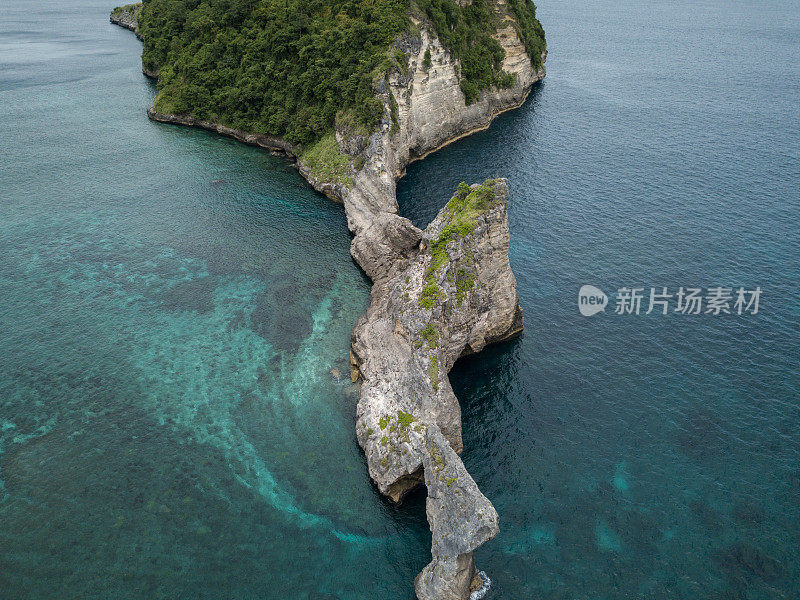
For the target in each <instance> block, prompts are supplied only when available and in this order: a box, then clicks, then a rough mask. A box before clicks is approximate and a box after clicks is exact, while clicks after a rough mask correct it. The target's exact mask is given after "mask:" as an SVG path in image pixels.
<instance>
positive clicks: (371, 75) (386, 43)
mask: <svg viewBox="0 0 800 600" xmlns="http://www.w3.org/2000/svg"><path fill="white" fill-rule="evenodd" d="M514 5H519V7H517V8H514ZM511 6H512V8H514V10H515V16H517V18H518V19H519V17H520V15H522V16H523V17H524V18H525V19H526V20H524V21H523V20H522V19H519V22H520V25H521V26H523V27H526V28H529V29H530V30H531V31H529V32H527V33H526V32H523V35H522V36H521V37H522V39H523V40H524V41H525V43H526V47H528V50H529V52H530V49H531V48H530V46H531V45H535V44H536V43H538V42H536V40H537V39H538V38H537V36H539V35H540V31H541V26H540V25H539V24H538V21H536V19H535V7H534V6H533V3H532V2H531V1H530V0H515V1H512V3H511ZM493 7H494V2H493V1H490V0H474V1H473V3H472V4H471V5H469V6H466V7H460V6H458V5H457V4H456V3H455V2H454V1H453V0H144V3H143V8H142V12H141V15H140V17H139V19H140V22H139V30H140V32H141V34H142V36H143V37H144V51H143V54H142V62H143V65H144V67H145V69H147V70H148V71H157V72H158V73H159V82H158V85H159V94H158V96H157V98H156V103H155V104H156V106H155V108H156V110H159V111H160V112H165V113H180V114H186V113H189V114H192V115H194V116H195V117H196V118H198V119H204V120H211V121H217V122H221V123H224V124H226V125H229V126H231V127H235V128H238V129H242V130H246V131H251V132H259V133H268V134H271V135H276V136H281V137H284V138H285V139H287V140H288V141H290V142H292V143H295V144H298V145H301V146H304V145H309V144H311V143H313V142H315V141H317V140H319V139H321V138H322V137H323V136H324V135H325V134H326V133H328V132H330V131H331V129H332V128H333V125H334V121H335V118H336V114H337V112H339V111H346V112H347V113H348V118H350V119H355V120H356V121H357V122H359V123H360V124H362V125H364V126H366V127H367V128H369V129H370V130H371V129H372V128H374V127H375V126H376V125H377V123H378V122H379V121H380V118H381V115H382V111H383V106H382V104H381V102H380V101H379V100H377V99H376V98H375V91H374V83H375V81H376V80H378V79H380V78H382V77H383V76H384V74H385V72H386V71H387V70H388V69H390V68H392V67H393V66H400V67H401V68H402V67H403V66H404V64H405V63H404V62H403V61H405V57H404V56H402V53H399V54H400V56H398V52H397V51H396V50H394V49H393V48H392V46H393V43H394V42H395V40H396V39H397V38H398V36H399V35H400V34H402V33H403V32H405V31H408V30H409V29H410V28H411V21H410V18H409V16H410V15H411V14H417V15H419V16H422V17H423V18H426V19H427V20H429V21H430V22H431V24H432V25H433V27H434V28H435V29H436V31H437V33H438V34H439V36H440V38H441V39H442V41H443V43H444V44H445V46H447V47H448V48H449V49H450V50H451V51H452V53H453V54H454V55H455V56H456V57H457V58H459V59H460V61H461V64H462V70H461V78H462V89H463V90H464V94H465V97H466V100H467V102H471V101H474V100H475V99H476V98H477V96H478V94H479V92H480V90H482V89H484V88H486V87H489V86H505V85H510V84H513V76H510V75H509V74H507V73H504V72H503V71H502V69H501V63H502V59H503V50H502V48H501V47H500V45H499V44H498V42H497V41H496V40H494V39H493V38H492V37H491V34H492V33H494V32H495V31H496V17H495V15H494V8H493ZM520 7H521V8H520ZM520 11H521V12H520ZM531 19H532V21H531ZM537 28H538V29H537ZM529 40H533V41H529ZM541 45H542V48H543V47H544V40H543V38H542V39H541ZM539 53H541V52H539ZM532 56H533V53H532ZM398 61H400V62H403V65H398Z"/></svg>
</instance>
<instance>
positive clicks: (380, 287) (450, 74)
mask: <svg viewBox="0 0 800 600" xmlns="http://www.w3.org/2000/svg"><path fill="white" fill-rule="evenodd" d="M457 4H458V5H460V6H463V5H466V4H470V1H469V0H461V1H460V2H457ZM490 4H492V5H493V10H494V11H495V14H496V22H497V23H498V26H497V30H496V31H495V32H494V34H493V37H494V39H496V40H497V41H498V42H499V45H500V47H502V51H503V58H502V71H503V72H505V73H506V74H508V76H509V77H511V78H513V83H511V84H510V85H506V86H504V87H498V86H494V87H490V88H488V89H484V90H483V91H481V92H480V94H478V95H477V97H476V98H475V99H474V101H472V102H470V103H467V99H466V97H465V91H464V89H463V87H462V85H461V82H462V79H461V77H460V73H461V72H462V65H461V64H460V62H459V60H458V59H457V58H455V57H454V56H453V53H451V52H450V51H449V50H448V49H447V48H446V46H445V44H444V43H443V42H442V40H441V39H440V37H439V36H438V35H437V33H436V30H435V28H434V27H432V25H431V24H430V23H429V22H426V21H425V20H424V19H420V18H418V17H416V16H414V15H412V16H411V22H412V28H411V30H410V31H408V32H407V33H405V34H403V35H401V36H399V37H398V38H397V40H396V41H395V43H394V46H393V48H392V51H393V53H394V54H393V55H394V56H395V57H396V60H397V65H398V66H397V68H394V69H391V70H390V71H388V72H387V74H386V76H385V77H383V78H381V79H379V80H378V81H377V82H376V84H375V87H374V93H375V98H376V99H377V100H378V101H379V102H380V103H381V105H382V107H383V108H382V116H381V118H380V123H379V125H378V126H377V127H376V128H375V129H374V130H372V131H365V130H364V129H363V128H360V127H357V126H353V125H352V123H349V122H346V121H344V120H341V121H340V120H338V119H337V123H336V126H335V131H334V132H333V134H332V135H329V136H327V137H326V138H323V140H322V141H320V142H319V143H318V144H317V145H316V146H314V148H311V149H310V150H309V149H304V148H301V147H299V146H297V145H295V144H292V143H290V142H288V141H285V140H284V139H281V138H279V137H273V136H269V135H265V134H260V133H250V132H247V131H243V130H241V129H237V128H234V127H228V126H226V125H223V124H220V123H216V122H214V121H212V120H205V119H198V118H195V117H194V116H193V115H192V114H186V113H177V114H176V113H168V112H163V111H159V110H157V108H156V107H155V106H154V107H151V109H150V110H149V111H148V115H149V116H150V118H151V119H154V120H156V121H162V122H166V123H174V124H182V125H193V126H199V127H203V128H206V129H211V130H214V131H216V132H218V133H220V134H223V135H230V136H232V137H235V138H236V139H239V140H240V141H242V142H245V143H248V144H253V145H258V146H261V147H264V148H268V149H270V150H273V151H280V152H283V153H286V154H287V155H288V156H290V157H293V158H294V159H295V160H296V163H297V167H298V169H299V171H300V173H301V175H302V176H303V177H304V178H306V179H307V180H308V181H309V182H310V183H311V185H312V186H313V187H314V188H315V189H316V190H318V191H320V192H322V193H323V194H325V195H327V196H328V197H330V198H332V199H334V200H336V201H339V202H342V203H343V204H344V208H345V212H346V215H347V223H348V227H349V229H350V231H351V232H352V234H353V240H352V243H351V254H352V256H353V258H354V259H355V261H356V262H357V263H358V264H359V265H360V266H361V268H362V269H363V270H364V271H365V272H366V274H367V275H368V276H369V277H370V279H371V280H372V282H373V288H372V292H371V303H370V307H369V309H368V310H367V313H366V314H365V315H364V316H362V317H361V318H360V319H359V320H358V322H357V323H356V326H355V328H354V330H353V334H352V349H351V355H350V364H351V378H352V380H353V381H354V382H360V392H359V401H358V407H357V419H356V433H357V437H358V441H359V444H360V445H361V447H362V448H363V449H364V452H365V454H366V458H367V463H368V466H369V473H370V476H371V477H372V479H373V480H374V481H375V483H376V484H377V486H378V489H379V490H380V491H381V493H383V494H385V495H386V496H388V497H390V498H391V499H392V500H394V501H400V500H401V499H402V497H403V495H404V494H405V493H406V492H408V491H409V490H410V489H412V488H414V487H416V486H418V485H421V484H422V483H424V484H425V485H426V487H427V491H428V496H427V501H426V510H427V516H428V522H429V524H430V528H431V532H432V546H431V554H432V560H431V562H430V563H429V564H428V565H427V566H426V567H425V569H423V571H422V572H421V573H420V574H419V575H418V576H417V578H416V580H415V589H416V593H417V596H418V597H419V598H420V599H421V600H465V599H466V598H468V597H469V595H470V590H471V588H472V589H475V588H476V587H479V586H480V580H479V578H477V577H476V573H477V571H476V568H475V564H474V561H473V556H472V553H473V550H474V549H475V548H477V547H478V546H480V545H481V544H483V543H484V542H486V541H487V540H489V539H491V538H492V537H494V536H495V535H496V534H497V531H498V516H497V513H496V511H495V509H494V507H493V506H492V504H491V503H490V502H489V500H488V499H487V498H486V497H485V496H484V495H483V494H482V493H481V492H480V490H479V489H478V486H477V485H476V483H475V482H474V481H473V479H472V478H471V476H470V475H469V473H468V472H467V471H466V469H465V467H464V465H463V463H462V462H461V459H460V458H459V453H460V452H461V450H462V447H463V444H462V440H461V410H460V407H459V404H458V400H457V399H456V397H455V395H454V393H453V390H452V388H451V386H450V383H449V380H448V377H447V374H448V372H449V371H450V369H451V368H452V366H453V364H454V363H455V362H456V361H457V360H458V358H460V357H461V356H464V355H466V354H471V353H475V352H479V351H480V350H482V349H483V348H484V347H485V346H486V345H487V344H489V343H493V342H498V341H502V340H505V339H508V338H510V337H512V336H514V335H517V334H519V333H520V332H521V331H522V328H523V318H522V311H521V309H520V307H519V303H518V298H517V292H516V280H515V278H514V274H513V273H512V271H511V267H510V265H509V261H508V247H509V230H508V219H507V204H508V187H507V184H506V181H505V180H503V179H494V180H487V181H485V182H483V183H482V184H477V185H473V186H468V185H466V184H462V185H461V186H459V189H458V190H456V192H455V194H454V195H453V197H452V198H451V200H450V201H449V202H448V203H447V205H446V206H445V207H444V208H443V209H442V210H441V211H440V213H439V215H438V216H437V217H436V219H435V220H434V221H433V222H432V223H431V224H430V225H429V226H428V227H427V228H426V229H425V230H424V231H422V230H420V229H418V228H417V227H415V226H414V225H413V224H412V223H411V222H410V221H409V220H408V219H406V218H404V217H402V216H400V215H399V214H398V206H397V200H396V194H395V191H396V188H395V186H396V182H397V180H398V179H399V178H400V177H402V175H403V174H404V172H405V168H406V166H407V165H408V164H410V163H411V162H412V161H414V160H418V159H421V158H423V157H425V156H426V155H427V154H428V153H430V152H433V151H435V150H437V149H438V148H441V147H442V146H444V145H446V144H449V143H451V142H453V141H455V140H457V139H459V138H461V137H463V136H465V135H468V134H470V133H472V132H474V131H477V130H480V129H483V128H486V127H488V125H489V124H490V123H491V121H492V119H493V118H494V117H495V116H497V115H498V114H500V113H502V112H503V111H506V110H510V109H513V108H515V107H518V106H520V105H521V104H522V103H523V102H524V101H525V99H526V97H527V95H528V93H529V91H530V89H531V86H532V85H533V84H534V83H535V82H537V81H539V80H540V79H542V78H543V77H544V75H545V72H544V67H543V66H539V67H536V66H534V64H533V62H532V61H531V58H530V53H529V52H528V51H526V47H525V44H524V43H523V40H522V39H521V35H520V31H521V30H520V27H519V24H518V23H517V21H516V20H515V16H514V13H513V11H511V10H510V9H509V5H508V3H507V1H506V0H493V1H491V2H490ZM136 10H137V8H136V5H129V6H127V7H122V9H115V12H116V13H117V15H116V17H115V15H114V13H112V17H111V20H112V22H114V23H117V24H119V25H122V26H123V27H126V28H128V29H132V30H133V31H137V32H138V23H136V18H135V16H136V14H137V13H136ZM544 58H545V53H544V52H543V53H542V56H541V59H542V61H543V60H544ZM536 62H539V61H538V60H537V61H536ZM145 73H146V74H148V75H150V76H155V75H157V72H154V71H153V70H152V69H150V70H147V69H145Z"/></svg>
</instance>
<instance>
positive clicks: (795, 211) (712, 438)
mask: <svg viewBox="0 0 800 600" xmlns="http://www.w3.org/2000/svg"><path fill="white" fill-rule="evenodd" d="M109 8H110V6H109V5H106V4H104V3H102V2H100V1H97V0H84V1H81V2H66V3H61V4H59V5H58V6H57V7H55V6H53V5H51V4H46V3H41V2H32V1H24V0H11V2H7V3H5V4H4V5H3V6H2V8H0V101H2V105H3V108H4V110H3V117H2V119H0V248H1V249H2V260H0V299H2V303H0V349H1V350H2V352H0V355H2V360H0V598H2V599H3V600H5V599H18V598H35V599H45V598H54V597H58V598H137V599H139V598H169V599H172V598H187V599H188V598H209V599H223V598H226V599H228V598H229V599H245V598H247V599H249V598H253V599H255V598H258V599H262V598H264V599H266V598H315V599H323V598H324V599H328V600H333V599H336V598H338V599H341V600H350V599H365V600H366V599H374V598H391V599H395V598H396V599H403V600H405V599H410V598H412V596H413V591H412V588H411V581H412V579H413V577H414V575H415V574H416V573H417V572H418V571H419V570H420V569H421V568H422V566H423V565H424V564H425V563H426V562H427V560H428V554H427V553H428V548H429V543H430V538H429V533H428V532H427V523H426V521H425V517H424V495H423V494H421V493H420V494H417V495H416V496H415V497H413V498H411V499H410V500H409V501H408V502H407V503H406V504H405V505H404V506H403V507H402V508H401V509H396V508H394V507H392V506H391V505H389V504H387V503H386V502H385V501H383V500H382V499H381V498H380V497H379V495H378V494H377V493H376V492H375V491H374V489H373V487H372V486H371V484H370V482H369V477H368V475H367V473H366V468H365V465H364V461H363V457H362V455H361V453H360V450H359V448H358V445H357V443H356V440H355V436H354V435H353V418H354V412H355V401H356V397H355V390H354V389H353V388H352V386H351V385H350V384H349V381H348V380H347V377H346V375H347V369H346V367H347V351H348V342H349V334H350V330H351V328H352V325H353V323H354V322H355V320H356V318H357V317H358V316H359V315H360V314H361V313H362V312H363V311H364V310H365V308H366V305H367V301H368V290H369V284H368V282H367V281H366V280H365V278H364V276H363V275H362V274H361V273H360V271H359V270H358V269H357V267H356V266H355V265H354V264H353V263H352V261H351V259H350V257H349V254H348V245H349V236H348V233H347V231H346V225H345V219H344V216H343V213H342V210H341V207H339V206H336V205H334V204H332V203H330V202H329V201H328V200H326V199H324V198H322V197H320V196H318V195H317V194H315V193H314V192H313V191H312V190H311V189H310V188H309V187H308V186H307V185H306V184H305V183H304V182H303V181H302V180H301V179H300V177H299V176H298V175H297V174H296V172H295V171H294V170H293V169H292V168H291V166H290V165H288V164H287V163H286V162H284V161H283V160H281V159H278V158H274V157H271V156H270V155H269V154H267V153H265V152H263V151H259V150H256V149H253V148H248V147H245V146H242V145H240V144H237V143H235V142H232V141H230V140H226V139H223V138H220V137H218V136H216V135H211V134H209V133H206V132H200V131H192V130H189V129H182V128H176V127H169V126H165V125H160V124H156V123H152V122H150V121H148V120H147V118H146V116H145V114H144V109H145V108H146V107H147V106H148V105H149V103H150V102H151V100H152V97H153V93H154V90H153V87H152V85H151V84H150V83H148V82H147V81H146V80H145V79H144V78H143V77H142V76H141V74H140V73H139V59H138V56H139V53H140V50H141V47H140V44H139V42H138V41H137V40H136V39H135V38H134V37H133V35H132V34H130V33H129V32H127V31H124V30H122V29H119V28H117V27H114V26H111V25H109V24H108V23H107V14H108V10H109ZM799 13H800V11H798V10H797V6H796V4H794V3H791V2H778V1H773V0H769V1H767V2H763V3H759V4H753V3H739V2H732V3H725V4H719V3H706V2H696V3H686V2H678V3H665V2H655V3H645V2H630V1H623V2H615V3H611V2H595V3H582V2H577V1H574V0H570V1H568V2H562V3H555V2H549V1H548V2H545V1H544V0H542V2H541V5H540V6H539V16H540V18H541V20H542V22H543V23H544V25H545V28H546V30H547V33H548V42H549V47H550V57H549V59H548V77H547V79H546V81H545V82H544V83H543V84H541V85H539V86H537V87H536V89H535V90H534V92H533V94H532V97H531V99H530V101H529V102H528V103H527V104H526V105H525V106H524V107H523V108H522V109H520V110H518V111H516V112H513V113H509V114H507V115H504V116H503V117H501V118H500V119H499V120H498V121H497V122H496V124H495V125H493V127H492V128H491V129H490V130H489V131H487V132H484V133H480V134H477V135H475V136H473V137H471V138H469V139H466V140H463V141H461V142H459V143H457V144H455V145H453V146H451V147H449V148H447V149H445V150H443V151H442V152H440V153H438V154H436V155H434V156H431V157H429V158H428V159H427V160H426V161H424V162H422V163H418V164H416V165H414V166H412V167H411V168H410V169H409V172H408V176H407V177H406V178H405V179H404V180H403V182H402V183H401V185H400V190H399V196H400V202H401V208H402V211H403V213H404V214H406V215H407V216H409V217H411V218H412V219H414V220H415V221H416V222H418V223H420V224H424V223H426V222H427V221H428V220H430V219H431V218H432V217H433V215H435V213H436V212H437V210H438V209H439V208H440V207H441V206H442V204H443V203H444V202H445V201H446V199H447V197H448V195H449V194H450V193H451V192H452V190H453V189H454V188H455V186H456V185H457V184H458V182H459V181H461V180H467V181H477V180H480V179H482V178H484V177H487V176H496V175H502V176H507V177H509V178H510V179H511V187H512V201H511V202H512V204H511V229H512V240H513V242H512V250H511V260H512V266H513V267H514V270H515V272H516V273H517V277H518V281H519V293H520V298H521V302H522V305H523V307H524V309H525V311H526V319H527V330H526V333H525V335H524V336H523V337H522V338H520V339H519V340H517V341H515V342H513V343H510V344H506V345H503V346H498V347H496V348H493V349H491V350H489V351H487V352H485V353H484V354H483V355H481V356H479V357H477V358H473V359H471V360H469V361H467V362H465V363H463V364H460V365H458V366H457V368H456V369H455V371H454V373H453V377H452V379H453V383H454V387H455V389H456V393H457V394H458V396H459V398H460V399H461V401H462V406H463V409H464V410H463V412H464V415H463V416H464V442H465V447H466V450H465V453H464V459H465V462H466V464H467V467H468V468H469V469H470V471H471V472H472V473H473V475H474V477H475V479H476V480H477V482H478V483H479V485H480V486H481V488H482V489H483V490H484V492H485V493H486V495H487V496H488V497H489V498H490V499H492V500H493V502H494V503H495V505H496V506H497V509H498V511H499V513H500V517H501V533H500V535H499V536H498V537H497V538H496V539H495V540H493V541H491V542H490V543H488V544H487V545H486V546H484V547H483V548H481V549H480V550H479V551H478V552H477V553H476V558H477V561H478V565H479V567H480V568H482V569H484V570H486V571H487V573H488V574H489V576H490V577H491V579H492V581H493V586H492V589H491V591H490V596H489V597H490V598H504V599H518V598H548V599H550V598H552V599H583V598H586V599H617V598H675V599H677V598H681V599H683V598H709V599H711V598H719V599H722V598H729V599H738V598H742V599H748V600H750V599H772V598H796V597H797V596H798V594H799V593H800V550H799V549H798V548H800V526H799V525H798V523H800V431H799V430H798V428H799V427H800V392H798V390H800V298H798V284H800V233H798V220H799V219H798V218H799V217H800V108H798V106H799V105H798V102H797V99H798V97H800V60H798V58H797V57H798V56H800V14H799ZM586 283H589V284H594V285H597V286H599V287H600V288H603V289H605V290H606V291H614V290H616V289H617V288H619V287H622V286H629V287H631V286H637V287H646V288H648V289H649V288H650V287H651V286H654V287H656V286H657V287H661V286H668V287H670V288H671V289H673V290H674V289H677V287H678V286H692V287H695V286H696V287H711V286H715V285H723V286H739V285H743V286H745V287H750V288H752V287H755V286H757V285H758V286H761V288H762V289H763V290H764V292H763V294H764V295H763V297H762V302H761V308H760V312H759V314H758V315H742V316H741V317H738V316H735V315H731V316H720V317H713V316H711V315H700V316H696V317H689V316H683V315H667V316H662V315H649V316H645V315H639V316H635V315H630V316H626V317H622V316H616V315H613V314H603V315H597V316H595V317H592V318H589V319H587V318H585V317H582V316H580V315H579V313H578V311H577V305H576V302H577V290H578V288H579V287H580V286H581V285H582V284H586ZM332 369H333V370H334V374H335V373H336V372H337V370H338V372H340V373H341V374H342V375H344V376H345V377H344V378H343V379H342V380H339V379H337V377H335V376H334V374H331V370H332Z"/></svg>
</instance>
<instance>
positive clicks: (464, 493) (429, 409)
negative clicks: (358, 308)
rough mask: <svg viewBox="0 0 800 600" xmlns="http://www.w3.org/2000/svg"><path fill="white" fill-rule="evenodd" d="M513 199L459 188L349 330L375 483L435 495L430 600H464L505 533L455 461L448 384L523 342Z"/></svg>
mask: <svg viewBox="0 0 800 600" xmlns="http://www.w3.org/2000/svg"><path fill="white" fill-rule="evenodd" d="M507 199H508V188H507V185H506V182H505V180H502V179H498V180H488V181H486V182H484V183H483V184H482V185H474V186H472V187H471V188H470V187H469V186H466V185H465V184H462V186H461V187H460V188H459V190H458V191H457V192H456V194H455V196H454V197H453V198H452V199H451V200H450V202H448V204H447V206H445V208H443V209H442V211H441V212H440V213H439V215H438V216H437V218H436V219H435V220H434V221H433V223H431V224H430V225H429V226H428V227H427V229H425V231H424V232H422V234H421V236H420V235H417V232H416V231H414V230H413V229H405V230H401V231H397V230H393V233H392V239H402V242H403V243H402V244H397V245H396V247H400V246H405V247H407V248H409V247H413V248H415V250H414V251H411V252H409V254H408V255H407V256H405V257H401V258H400V259H399V260H395V261H393V263H392V264H391V265H390V266H389V268H388V272H386V273H385V275H384V276H383V277H382V278H381V279H379V280H378V281H377V282H376V283H375V286H374V287H373V290H372V303H371V305H370V307H369V310H368V311H367V314H366V315H364V316H363V317H361V319H359V321H358V323H357V324H356V327H355V329H354V330H353V336H352V342H353V345H352V353H353V356H352V362H353V365H354V368H357V369H358V374H359V376H360V378H361V379H362V385H361V393H360V397H359V403H358V410H357V426H356V431H357V435H358V441H359V443H360V444H361V446H362V447H363V448H364V451H365V453H366V456H367V462H368V465H369V472H370V475H371V476H372V478H373V479H374V480H375V482H376V483H377V484H378V488H379V489H380V490H381V492H382V493H384V494H386V495H388V496H390V497H391V498H393V499H395V500H399V499H400V498H401V497H402V495H403V494H404V493H405V492H406V491H407V490H408V489H410V488H411V487H413V486H415V485H417V484H418V483H420V481H421V480H422V479H423V478H424V482H425V485H426V486H427V488H428V499H427V513H428V521H429V523H430V526H431V532H432V534H433V542H432V548H431V553H432V561H431V563H430V564H429V565H428V566H427V567H426V568H425V569H424V570H423V571H422V573H420V575H419V576H418V577H417V579H416V582H415V585H416V591H417V596H418V597H419V598H420V599H422V600H428V599H456V598H458V599H463V598H466V597H468V596H469V586H470V582H471V580H472V579H473V577H474V575H475V567H474V563H473V559H472V551H473V550H474V549H475V548H476V547H478V546H479V545H481V544H482V543H484V542H485V541H486V540H488V539H490V538H492V537H494V536H495V535H496V533H497V530H498V529H497V527H498V525H497V513H496V512H495V510H494V507H493V506H492V505H491V503H490V502H489V501H488V500H487V499H486V498H485V497H484V496H483V494H481V492H480V490H479V489H478V486H477V485H476V484H475V482H474V481H473V480H472V478H471V477H470V475H469V473H467V471H466V469H465V468H464V465H463V464H462V462H461V459H460V458H459V457H458V454H457V453H458V452H460V451H461V448H462V442H461V409H460V407H459V404H458V400H457V399H456V397H455V395H454V394H453V390H452V388H451V387H450V382H449V380H448V378H447V373H448V372H449V371H450V369H451V368H452V366H453V364H454V363H455V361H456V360H457V359H458V358H459V357H460V356H462V355H463V354H465V353H472V352H477V351H480V350H481V349H483V347H484V346H485V345H486V344H487V343H490V342H494V341H499V340H502V339H506V338H508V337H510V336H513V335H515V334H517V333H519V332H520V331H521V330H522V314H521V311H520V309H519V304H518V299H517V291H516V280H515V278H514V274H513V273H512V271H511V267H510V265H509V262H508V245H509V232H508V219H507V215H506V207H507ZM417 231H418V230H417Z"/></svg>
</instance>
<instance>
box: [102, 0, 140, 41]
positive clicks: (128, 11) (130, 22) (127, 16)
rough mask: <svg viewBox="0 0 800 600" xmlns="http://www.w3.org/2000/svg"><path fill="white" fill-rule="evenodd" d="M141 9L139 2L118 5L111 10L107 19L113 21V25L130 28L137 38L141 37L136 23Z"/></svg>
mask: <svg viewBox="0 0 800 600" xmlns="http://www.w3.org/2000/svg"><path fill="white" fill-rule="evenodd" d="M141 10H142V4H141V2H138V3H134V4H126V5H125V6H119V7H117V8H115V9H114V10H112V11H111V16H110V17H109V20H110V21H111V22H112V23H114V25H119V26H120V27H124V28H125V29H130V30H131V31H132V32H133V33H135V34H136V37H137V38H139V39H142V35H141V34H140V33H139V23H138V17H139V13H140V12H141Z"/></svg>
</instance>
